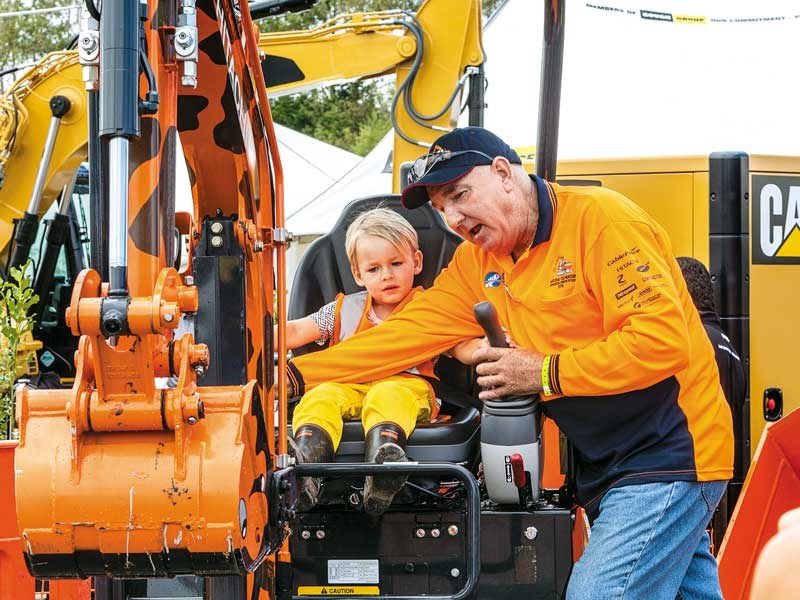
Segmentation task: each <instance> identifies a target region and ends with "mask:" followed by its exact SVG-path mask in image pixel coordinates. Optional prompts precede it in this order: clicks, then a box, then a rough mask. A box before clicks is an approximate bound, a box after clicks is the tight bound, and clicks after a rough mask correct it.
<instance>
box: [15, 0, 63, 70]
mask: <svg viewBox="0 0 800 600" xmlns="http://www.w3.org/2000/svg"><path fill="white" fill-rule="evenodd" d="M67 4H77V2H64V0H0V14H2V13H9V12H20V11H25V10H28V9H38V8H52V7H56V6H64V5H67ZM77 10H78V9H72V10H69V11H59V12H51V13H38V14H31V15H22V16H8V17H0V71H4V70H6V69H9V68H11V67H15V66H21V65H26V64H30V63H32V62H36V61H37V60H39V59H40V58H42V57H43V56H44V55H45V54H47V53H48V52H52V51H53V50H63V49H64V48H65V47H66V46H67V44H68V43H69V42H70V40H71V39H72V37H73V36H74V35H75V33H76V31H75V30H77V27H76V24H77V19H78V12H77Z"/></svg>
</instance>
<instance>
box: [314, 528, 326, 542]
mask: <svg viewBox="0 0 800 600" xmlns="http://www.w3.org/2000/svg"><path fill="white" fill-rule="evenodd" d="M315 535H316V536H317V539H318V540H324V539H325V530H324V529H317V533H316V534H315Z"/></svg>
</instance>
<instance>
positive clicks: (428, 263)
mask: <svg viewBox="0 0 800 600" xmlns="http://www.w3.org/2000/svg"><path fill="white" fill-rule="evenodd" d="M379 206H380V207H383V208H390V209H392V210H395V211H397V212H398V213H400V214H401V215H403V217H405V218H406V219H407V220H408V222H409V223H411V225H412V226H413V227H414V229H416V231H417V235H418V236H419V243H420V250H422V254H423V264H422V271H421V272H420V273H419V275H417V276H416V277H415V279H414V285H421V286H423V287H425V288H427V287H430V286H431V284H432V283H433V280H434V279H435V278H436V276H437V275H438V274H439V271H441V270H442V269H443V268H444V267H446V266H447V264H448V263H449V262H450V259H451V258H452V256H453V253H454V252H455V249H456V247H457V246H458V245H459V244H460V243H461V242H462V241H463V240H462V239H461V238H460V237H459V236H458V235H456V234H455V233H453V232H452V231H450V230H449V229H448V228H447V226H446V225H445V224H444V222H443V221H442V218H441V216H440V215H439V214H438V213H437V212H436V211H435V210H434V209H433V208H432V207H431V206H430V204H426V205H424V206H422V207H420V208H417V209H414V210H407V209H405V208H403V206H402V204H401V203H400V196H399V195H385V196H370V197H367V198H361V199H359V200H354V201H353V202H351V203H350V204H348V205H347V206H346V207H345V208H344V210H343V211H342V214H341V215H340V216H339V219H338V220H337V221H336V224H335V225H334V226H333V228H332V229H331V231H330V232H329V233H327V234H325V235H323V236H322V237H320V238H318V239H316V240H314V242H312V243H311V245H310V246H309V247H308V250H306V252H305V253H304V254H303V256H302V258H301V259H300V263H299V264H298V267H297V271H296V272H295V276H294V282H293V284H292V292H291V297H290V299H289V311H288V313H289V315H288V316H289V319H298V318H301V317H304V316H306V315H309V314H311V313H313V312H315V311H316V310H318V309H319V308H320V307H321V306H323V305H324V304H326V303H328V302H331V301H332V300H333V299H334V298H335V297H336V295H337V294H338V293H339V292H343V293H345V294H351V293H354V292H358V291H361V290H362V289H363V288H361V287H359V286H358V285H356V282H355V280H354V279H353V275H352V273H351V271H350V263H349V261H348V260H347V254H346V252H345V247H344V239H345V234H346V233H347V227H348V226H349V225H350V223H352V222H353V220H354V219H355V218H356V217H357V216H358V215H359V214H361V213H362V212H364V211H366V210H370V209H373V208H377V207H379ZM322 348H324V346H318V345H317V344H314V343H312V344H308V345H306V346H303V347H301V348H298V349H296V350H294V354H295V355H301V354H306V353H308V352H314V351H317V350H320V349H322ZM436 373H437V375H438V376H439V378H440V380H441V381H440V382H438V383H436V384H434V389H435V391H436V395H437V397H438V398H439V399H440V400H441V401H442V409H441V412H440V419H439V422H435V423H420V424H418V425H417V428H416V429H415V430H414V432H413V433H412V434H411V437H410V438H409V440H408V448H407V453H408V455H409V456H410V457H411V458H412V459H414V460H418V461H422V462H424V461H436V462H439V461H448V462H454V463H460V464H466V463H469V462H470V461H471V460H472V458H473V457H474V456H475V455H476V452H477V445H478V442H479V436H478V425H479V422H480V413H479V407H480V403H479V401H478V400H477V398H476V397H475V395H474V394H473V388H474V375H473V369H472V367H469V366H467V365H463V364H461V363H460V362H458V361H457V360H455V359H452V358H448V357H444V356H443V357H441V358H440V359H439V361H438V364H437V366H436ZM336 460H337V462H362V461H363V460H364V429H363V427H362V425H361V422H360V421H346V422H345V424H344V431H343V433H342V442H341V444H340V446H339V450H338V451H337V454H336Z"/></svg>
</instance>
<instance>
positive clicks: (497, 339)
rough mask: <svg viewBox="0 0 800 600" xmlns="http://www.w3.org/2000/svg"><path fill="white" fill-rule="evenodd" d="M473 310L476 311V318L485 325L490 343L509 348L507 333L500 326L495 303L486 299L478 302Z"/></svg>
mask: <svg viewBox="0 0 800 600" xmlns="http://www.w3.org/2000/svg"><path fill="white" fill-rule="evenodd" d="M472 310H473V311H474V312H475V320H476V321H477V322H478V325H480V326H481V327H483V330H484V331H485V332H486V339H487V340H489V345H490V346H492V347H493V348H508V342H506V334H505V332H504V331H503V328H502V327H500V321H499V319H498V318H497V310H496V309H495V307H494V304H492V303H491V302H489V301H486V300H485V301H483V302H478V304H476V305H475V307H474V308H473V309H472Z"/></svg>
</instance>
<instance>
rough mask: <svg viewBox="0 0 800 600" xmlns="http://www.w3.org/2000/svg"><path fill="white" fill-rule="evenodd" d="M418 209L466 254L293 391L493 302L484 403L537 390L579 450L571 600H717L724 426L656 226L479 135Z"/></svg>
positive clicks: (726, 460)
mask: <svg viewBox="0 0 800 600" xmlns="http://www.w3.org/2000/svg"><path fill="white" fill-rule="evenodd" d="M428 201H430V202H431V203H432V204H433V206H434V207H435V208H436V209H438V210H439V211H441V212H442V213H443V214H444V217H445V219H446V220H447V223H448V224H449V225H450V226H451V227H452V228H453V229H454V230H455V231H456V232H458V233H459V234H460V235H462V236H463V237H464V238H465V239H466V240H467V243H465V244H462V245H461V246H460V247H459V248H458V250H457V251H456V253H455V256H454V257H453V260H452V261H451V263H450V265H449V266H448V267H447V269H445V270H444V271H443V272H442V273H441V275H440V276H439V277H438V278H437V280H436V282H435V283H434V285H433V286H432V287H431V288H430V289H429V290H426V291H425V292H424V293H422V294H420V295H419V296H418V297H416V298H415V299H414V301H412V302H411V303H410V304H409V305H408V306H407V308H406V309H405V310H403V311H402V312H401V313H400V314H398V315H396V316H393V317H392V318H390V319H389V320H388V321H386V322H385V323H384V324H383V325H381V327H377V328H375V329H373V330H371V331H369V332H366V333H364V334H359V335H357V336H354V337H353V338H351V339H350V340H348V341H346V342H345V343H343V344H339V345H338V346H336V347H335V348H333V349H330V350H327V351H325V352H324V353H323V354H324V356H323V355H319V354H318V355H308V356H303V357H300V358H297V359H294V360H293V361H292V362H291V364H290V377H291V379H292V384H293V386H294V388H295V389H296V390H297V391H298V392H300V391H302V390H303V389H305V388H308V387H311V386H315V385H317V384H319V383H322V382H324V381H331V380H336V381H369V380H372V379H376V378H379V377H384V376H386V375H388V374H391V373H396V372H398V371H402V370H403V369H406V368H409V367H411V366H413V365H415V364H417V363H419V361H420V360H422V359H425V358H428V357H433V356H436V355H437V354H440V353H442V352H444V351H446V350H447V349H448V348H451V347H453V345H455V344H456V343H457V342H459V341H461V340H463V339H466V338H470V337H475V336H480V335H482V331H481V329H480V327H479V326H478V325H477V324H476V322H475V320H474V317H473V312H472V309H473V305H474V304H475V303H477V302H480V301H483V300H489V301H490V302H492V303H493V304H494V306H495V307H496V308H497V312H498V315H499V317H500V321H501V323H502V325H503V326H504V327H505V328H506V329H507V330H508V332H509V333H510V335H511V337H512V338H513V339H514V340H515V342H516V343H517V345H518V347H515V348H507V349H497V348H486V349H482V350H478V351H477V352H476V353H475V355H474V356H473V360H474V362H475V363H476V364H477V368H476V370H477V372H478V375H479V378H478V383H479V384H480V385H482V386H484V387H485V388H487V389H485V390H484V391H482V392H481V394H480V397H481V399H484V400H489V399H495V398H499V397H502V396H506V395H509V394H539V395H540V397H541V399H542V406H543V410H544V412H545V414H546V415H547V416H548V417H550V418H552V419H554V420H555V422H556V423H557V424H558V426H559V427H560V428H561V430H562V431H564V433H566V435H567V436H568V437H569V439H570V440H571V441H572V443H573V444H574V447H575V449H576V458H577V473H576V480H577V497H578V501H579V503H580V504H581V505H582V506H584V507H585V508H586V510H587V512H588V514H589V515H590V518H591V519H592V522H593V525H592V536H591V539H590V541H589V545H588V547H587V549H586V551H585V553H584V554H583V557H582V558H581V560H580V561H579V562H578V563H577V564H576V565H575V568H574V570H573V574H572V577H571V580H570V583H569V588H568V595H569V597H570V598H580V599H583V598H610V597H617V596H618V597H622V596H623V595H624V596H625V597H629V598H675V597H676V595H677V594H678V593H679V592H680V594H681V595H682V596H683V597H684V598H687V599H688V598H695V597H697V598H700V597H702V598H721V595H720V591H719V583H718V578H717V573H716V563H715V561H714V559H713V557H712V556H711V554H710V552H709V539H708V536H707V534H706V533H705V526H706V524H707V523H708V520H709V518H710V516H711V514H712V512H713V510H714V507H715V506H716V504H717V502H718V501H719V499H720V497H721V495H722V493H723V491H724V489H725V485H726V480H727V479H729V478H730V477H731V472H732V462H733V436H732V432H731V415H730V411H729V409H728V404H727V402H726V401H725V397H724V395H723V392H722V389H721V387H720V382H719V377H718V375H717V368H716V365H715V363H714V353H713V350H712V348H711V345H710V344H709V343H708V341H707V339H706V337H705V335H706V334H705V331H704V330H703V326H702V323H701V322H700V319H699V317H698V315H697V311H696V310H694V307H693V305H692V300H691V298H690V297H689V294H688V292H687V290H686V286H685V284H684V282H683V278H682V277H681V273H680V270H679V269H678V265H677V264H676V262H675V259H674V258H673V255H672V250H671V247H670V242H669V239H668V238H667V235H666V233H665V232H664V230H663V229H662V228H661V227H660V226H659V225H658V224H657V223H655V222H654V221H653V220H652V219H651V218H650V217H649V216H648V215H647V214H646V213H645V212H644V211H643V210H642V209H641V208H639V207H638V206H636V205H635V204H633V203H632V202H630V201H629V200H627V199H626V198H625V197H623V196H621V195H620V194H617V193H615V192H613V191H611V190H606V189H602V188H597V187H589V186H580V187H562V186H559V185H557V184H552V183H548V182H546V181H543V180H541V179H539V178H538V177H535V176H528V175H527V174H526V173H525V171H524V169H523V168H522V165H521V161H520V159H519V157H518V156H517V154H516V152H514V151H513V150H512V149H511V148H509V147H508V145H507V144H505V143H504V142H503V141H502V140H501V139H499V138H498V137H497V136H495V135H494V134H492V133H490V132H488V131H486V130H485V129H481V128H474V127H468V128H464V129H456V130H454V131H452V132H450V133H447V134H445V135H443V136H441V137H440V138H439V139H438V140H437V141H436V142H435V143H434V144H433V145H432V146H431V148H430V153H429V154H427V155H426V156H424V157H422V158H421V159H419V160H418V161H417V162H416V163H415V165H414V168H413V169H412V173H411V182H410V185H409V186H408V187H407V188H406V189H405V190H404V191H403V203H404V205H405V206H406V207H408V208H415V207H418V206H421V205H422V204H424V203H425V202H428ZM701 342H702V343H701Z"/></svg>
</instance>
